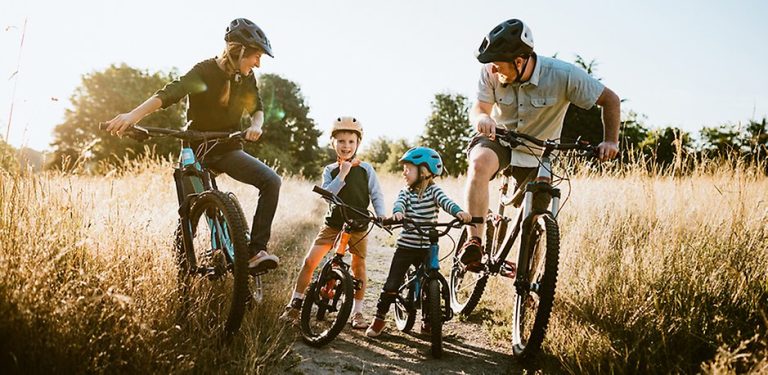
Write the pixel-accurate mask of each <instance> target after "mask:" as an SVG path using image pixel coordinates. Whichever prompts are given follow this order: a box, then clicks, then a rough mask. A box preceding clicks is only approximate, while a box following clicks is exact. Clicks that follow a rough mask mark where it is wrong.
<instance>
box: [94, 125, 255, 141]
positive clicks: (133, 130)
mask: <svg viewBox="0 0 768 375" xmlns="http://www.w3.org/2000/svg"><path fill="white" fill-rule="evenodd" d="M107 127H108V125H107V123H105V122H100V123H99V130H107ZM126 134H127V135H128V136H129V137H132V138H135V139H137V140H140V141H143V140H146V139H148V138H150V137H158V136H170V137H174V138H178V139H181V140H185V141H203V142H210V141H219V140H226V139H232V138H240V139H243V140H245V141H247V139H245V133H243V132H242V131H236V132H231V133H230V132H202V131H196V130H177V129H167V128H155V127H149V126H139V125H133V126H132V127H130V128H128V130H127V132H126Z"/></svg>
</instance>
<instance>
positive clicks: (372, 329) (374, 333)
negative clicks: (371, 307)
mask: <svg viewBox="0 0 768 375" xmlns="http://www.w3.org/2000/svg"><path fill="white" fill-rule="evenodd" d="M386 326H387V322H386V321H384V319H381V318H379V317H375V318H373V323H371V325H370V326H369V327H368V329H367V330H365V335H366V336H368V337H379V335H381V333H382V332H384V327H386Z"/></svg>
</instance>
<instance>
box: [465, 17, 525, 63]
mask: <svg viewBox="0 0 768 375" xmlns="http://www.w3.org/2000/svg"><path fill="white" fill-rule="evenodd" d="M531 53H533V34H532V33H531V29H529V28H528V25H526V24H524V23H523V21H520V20H518V19H511V20H506V21H504V22H502V23H500V24H499V25H498V26H496V27H494V28H493V30H491V32H490V33H488V36H486V37H485V39H483V42H482V43H481V44H480V48H478V49H477V52H475V57H477V60H478V61H480V62H481V63H483V64H487V63H489V62H491V61H508V62H511V61H514V59H515V58H516V57H528V56H530V55H531Z"/></svg>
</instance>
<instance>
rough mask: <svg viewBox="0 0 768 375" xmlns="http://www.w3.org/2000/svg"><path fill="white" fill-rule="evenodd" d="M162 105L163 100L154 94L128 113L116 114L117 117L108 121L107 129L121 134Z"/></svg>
mask: <svg viewBox="0 0 768 375" xmlns="http://www.w3.org/2000/svg"><path fill="white" fill-rule="evenodd" d="M162 106H163V101H162V100H160V98H158V97H157V95H152V96H151V97H150V98H149V99H147V100H145V101H144V103H141V104H140V105H139V106H138V107H136V108H134V109H133V110H132V111H130V112H128V113H121V114H119V115H117V116H115V118H113V119H112V120H109V121H107V125H108V126H107V131H108V132H111V133H112V134H114V133H117V134H120V133H122V132H123V131H125V130H126V129H128V128H130V127H131V126H133V125H134V124H136V123H137V122H139V121H141V119H143V118H144V117H145V116H147V115H148V114H150V113H152V112H154V111H157V110H158V109H160V107H162Z"/></svg>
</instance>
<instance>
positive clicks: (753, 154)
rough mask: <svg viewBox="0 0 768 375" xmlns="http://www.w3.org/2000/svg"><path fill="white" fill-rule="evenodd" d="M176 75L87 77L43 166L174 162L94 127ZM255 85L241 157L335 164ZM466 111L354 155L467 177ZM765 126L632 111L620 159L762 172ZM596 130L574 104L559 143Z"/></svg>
mask: <svg viewBox="0 0 768 375" xmlns="http://www.w3.org/2000/svg"><path fill="white" fill-rule="evenodd" d="M576 64H577V65H580V66H581V67H582V68H584V69H585V70H586V71H587V72H588V73H589V74H590V75H593V76H594V70H595V69H594V68H595V65H596V64H595V61H594V60H592V61H591V62H586V61H585V60H584V59H583V58H581V57H580V56H577V58H576ZM177 76H178V74H177V72H176V71H171V72H167V73H163V72H153V73H150V72H148V71H143V70H139V69H136V68H132V67H130V66H127V65H125V64H122V65H112V66H110V67H108V68H106V69H104V70H102V71H97V72H92V73H89V74H86V75H84V76H83V77H82V82H81V85H80V86H79V87H78V88H77V89H76V91H75V93H74V94H73V95H72V97H71V99H70V100H71V103H72V108H71V109H67V110H66V112H65V117H64V122H63V123H61V124H59V125H57V126H56V128H55V129H54V141H53V143H52V146H53V149H54V152H53V155H52V157H50V158H49V162H48V165H47V167H48V168H53V169H64V170H79V171H88V172H92V173H103V172H106V171H108V170H109V169H112V168H113V166H115V165H119V164H120V163H123V162H124V161H125V160H131V159H136V158H139V157H143V156H144V155H146V154H147V153H148V152H152V153H154V154H156V155H160V156H166V155H170V157H175V155H176V154H177V153H178V141H176V140H175V139H172V138H153V139H151V140H149V141H145V142H137V141H135V140H133V139H131V138H127V137H123V138H118V137H113V136H110V135H108V134H106V133H104V132H101V131H99V130H98V127H97V124H98V123H99V122H100V121H104V120H107V119H110V118H112V117H113V116H114V115H115V114H117V113H122V112H125V111H128V110H130V109H131V108H133V107H134V106H136V104H137V103H140V102H141V101H142V100H144V99H145V98H146V97H149V96H150V95H152V94H153V93H154V92H155V91H157V90H158V89H159V88H161V87H163V85H164V84H165V83H167V82H168V81H171V80H173V79H174V78H176V77H177ZM598 79H599V78H598ZM258 82H259V90H260V93H261V95H262V100H263V102H264V107H265V108H264V112H265V121H264V136H263V137H262V138H261V139H260V140H259V142H257V143H246V144H245V149H246V151H248V152H249V153H251V154H252V155H254V156H256V157H258V158H260V159H261V160H263V161H264V162H265V163H267V164H269V165H271V166H273V167H275V168H277V170H279V171H280V172H281V173H283V174H289V175H302V176H304V177H307V178H315V177H317V175H318V173H319V171H320V170H321V167H322V165H324V164H326V163H329V162H332V161H333V160H334V158H335V156H334V155H335V154H334V153H333V151H332V150H331V149H330V148H323V147H320V146H319V145H318V139H319V137H320V135H321V134H322V132H321V131H320V130H319V129H318V126H317V124H316V123H315V121H314V120H313V119H312V118H310V117H309V116H308V114H309V109H310V107H309V105H308V104H307V103H306V101H305V99H304V96H303V94H302V93H301V88H300V87H299V85H298V84H297V83H295V82H293V81H290V80H288V79H286V78H283V77H281V76H279V75H275V74H263V75H261V76H260V77H259V79H258ZM469 106H470V101H469V100H468V98H467V97H465V96H463V95H461V94H454V93H437V94H435V96H434V98H433V100H432V102H431V113H430V115H429V117H428V118H427V119H426V122H425V124H424V131H423V133H422V134H421V135H420V136H418V137H417V138H416V139H414V140H408V139H405V138H401V139H390V138H387V137H379V138H377V139H373V140H366V141H365V142H364V143H363V147H362V151H361V153H360V156H361V158H362V159H363V160H366V161H368V162H370V163H372V164H373V165H374V166H375V167H376V168H377V170H379V171H381V172H398V171H399V170H400V169H401V167H400V166H399V163H398V159H399V157H400V156H401V155H402V154H403V153H404V152H405V151H406V150H407V149H409V148H410V147H412V146H414V145H421V146H427V147H431V148H434V149H435V150H437V151H438V152H440V154H441V155H442V156H443V160H444V164H445V168H446V170H447V172H448V174H450V175H453V176H457V175H460V174H463V173H464V172H465V171H466V169H467V160H466V147H467V144H468V143H469V140H470V138H471V137H472V135H473V133H474V131H473V130H472V129H471V127H470V125H469V115H468V113H469ZM185 113H186V104H184V103H183V102H182V103H180V104H177V105H173V106H170V107H168V108H167V109H164V110H160V111H157V112H155V113H153V114H152V115H150V116H148V117H147V118H145V119H144V120H143V121H142V124H143V125H146V126H154V127H164V128H172V129H179V128H182V127H183V126H184V125H185V122H186V119H185ZM766 125H767V124H766V118H763V119H762V120H760V121H758V120H750V121H749V122H748V123H746V124H739V123H731V124H720V125H716V126H709V127H706V126H705V127H703V128H702V129H701V130H700V132H699V137H698V141H696V140H695V139H694V137H693V135H692V134H690V133H688V132H685V131H683V130H681V129H679V128H676V127H672V126H668V127H662V128H654V129H652V128H649V127H648V126H646V124H645V116H643V115H642V114H638V113H636V112H634V111H631V110H630V111H627V112H625V113H624V114H623V120H622V125H621V126H622V127H621V133H620V137H621V138H620V142H621V145H620V146H621V150H622V154H621V156H620V160H621V161H624V162H627V161H630V160H632V159H634V158H637V157H638V156H639V157H641V158H643V159H644V160H645V161H648V162H649V163H648V164H649V165H653V166H665V165H670V164H672V163H674V162H675V160H676V158H677V159H679V158H680V156H681V155H684V156H692V157H693V158H694V159H701V158H724V159H727V160H738V161H746V162H757V163H763V165H764V164H765V163H764V162H765V159H766V147H768V134H767V133H768V128H767V127H766ZM602 132H603V129H602V121H601V110H600V108H598V107H593V108H591V109H589V110H584V109H581V108H578V107H576V106H573V105H571V106H570V107H569V108H568V111H567V113H566V116H565V120H564V127H563V132H562V135H561V140H562V141H564V142H572V141H574V140H576V139H579V138H580V139H582V140H586V141H589V142H590V143H593V144H597V143H599V142H600V141H601V140H602V135H603V133H602ZM12 154H13V148H12V147H10V146H9V145H7V144H5V143H4V142H2V141H0V168H2V169H6V170H11V169H14V168H15V167H14V162H13V157H12V156H11V155H12Z"/></svg>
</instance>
